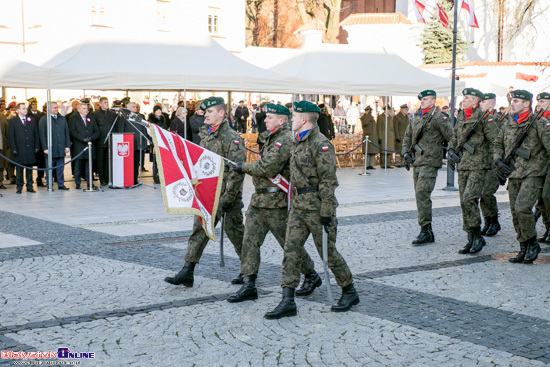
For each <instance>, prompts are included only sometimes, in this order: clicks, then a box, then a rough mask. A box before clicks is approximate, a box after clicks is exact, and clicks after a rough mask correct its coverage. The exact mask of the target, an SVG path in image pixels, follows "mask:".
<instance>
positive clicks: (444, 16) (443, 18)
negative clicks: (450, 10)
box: [435, 0, 449, 28]
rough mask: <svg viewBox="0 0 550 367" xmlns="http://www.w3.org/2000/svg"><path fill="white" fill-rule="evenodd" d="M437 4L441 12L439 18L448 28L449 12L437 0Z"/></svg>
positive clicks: (438, 10)
mask: <svg viewBox="0 0 550 367" xmlns="http://www.w3.org/2000/svg"><path fill="white" fill-rule="evenodd" d="M435 5H436V6H437V12H438V14H439V20H441V24H443V27H445V28H447V27H448V26H449V16H448V15H447V13H445V10H443V9H441V6H439V3H438V2H437V0H435Z"/></svg>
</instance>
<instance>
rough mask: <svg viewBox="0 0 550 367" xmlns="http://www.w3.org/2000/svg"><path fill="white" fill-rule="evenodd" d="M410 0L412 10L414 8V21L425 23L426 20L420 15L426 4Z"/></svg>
mask: <svg viewBox="0 0 550 367" xmlns="http://www.w3.org/2000/svg"><path fill="white" fill-rule="evenodd" d="M411 1H412V3H413V10H414V15H416V21H417V22H419V23H426V20H425V19H424V17H423V16H422V13H423V12H424V9H426V6H424V4H422V3H421V2H420V1H418V0H411Z"/></svg>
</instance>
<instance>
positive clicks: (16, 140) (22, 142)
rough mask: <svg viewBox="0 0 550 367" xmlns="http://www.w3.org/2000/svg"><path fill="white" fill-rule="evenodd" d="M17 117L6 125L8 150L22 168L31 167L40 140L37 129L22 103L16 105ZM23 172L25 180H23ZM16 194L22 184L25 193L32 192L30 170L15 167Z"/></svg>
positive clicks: (21, 187) (34, 161)
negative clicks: (25, 187) (25, 190)
mask: <svg viewBox="0 0 550 367" xmlns="http://www.w3.org/2000/svg"><path fill="white" fill-rule="evenodd" d="M16 110H17V115H16V116H15V117H13V118H12V119H11V120H10V121H9V123H8V141H9V146H10V150H11V152H12V154H13V156H14V161H15V162H16V163H19V164H21V165H23V166H32V165H34V164H35V163H36V153H37V152H38V149H40V140H39V139H40V138H39V136H38V128H37V127H36V122H35V121H34V118H33V117H32V116H30V115H28V113H27V107H26V106H25V104H24V103H18V104H17V107H16ZM23 170H25V178H24V179H23ZM15 172H16V183H17V191H16V192H17V193H18V194H20V193H21V190H22V189H23V184H25V183H26V186H27V192H36V191H34V189H33V187H32V184H33V181H32V170H31V169H30V168H23V167H21V166H16V168H15Z"/></svg>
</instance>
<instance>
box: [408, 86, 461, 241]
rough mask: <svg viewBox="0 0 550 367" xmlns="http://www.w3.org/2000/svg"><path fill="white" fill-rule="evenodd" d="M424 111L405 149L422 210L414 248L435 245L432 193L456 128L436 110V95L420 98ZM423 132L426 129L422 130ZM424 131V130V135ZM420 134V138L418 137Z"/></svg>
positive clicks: (428, 93)
mask: <svg viewBox="0 0 550 367" xmlns="http://www.w3.org/2000/svg"><path fill="white" fill-rule="evenodd" d="M418 99H419V100H420V109H419V110H418V111H416V113H415V114H414V116H413V118H412V119H411V122H410V123H409V125H408V126H407V130H406V131H405V138H404V139H403V150H402V151H401V154H402V155H403V159H404V160H405V167H408V166H410V165H413V167H414V168H413V180H414V192H415V197H416V207H417V209H418V224H420V228H421V229H420V234H419V235H418V237H417V238H416V240H414V241H412V243H413V245H420V244H423V243H428V242H434V241H435V236H434V233H433V230H432V199H431V195H432V191H433V189H434V186H435V180H436V178H437V170H438V169H439V168H441V166H442V160H443V151H442V149H441V145H442V144H443V142H444V141H449V140H451V136H452V134H453V129H452V127H451V125H450V123H449V119H448V118H447V116H445V115H443V114H442V113H441V112H438V111H437V110H436V108H435V99H436V93H435V91H434V90H430V89H428V90H425V91H422V92H420V94H419V95H418ZM422 129H423V130H422ZM420 131H422V133H421V134H419V133H420ZM419 135H420V138H419V137H418V136H419Z"/></svg>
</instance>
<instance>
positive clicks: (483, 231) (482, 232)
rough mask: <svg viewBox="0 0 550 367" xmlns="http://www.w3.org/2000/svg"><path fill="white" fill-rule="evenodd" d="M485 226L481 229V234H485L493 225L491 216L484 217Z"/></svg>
mask: <svg viewBox="0 0 550 367" xmlns="http://www.w3.org/2000/svg"><path fill="white" fill-rule="evenodd" d="M483 221H484V222H483V228H482V229H481V235H482V236H485V234H486V233H487V231H488V230H489V227H490V226H491V217H485V218H483Z"/></svg>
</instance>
